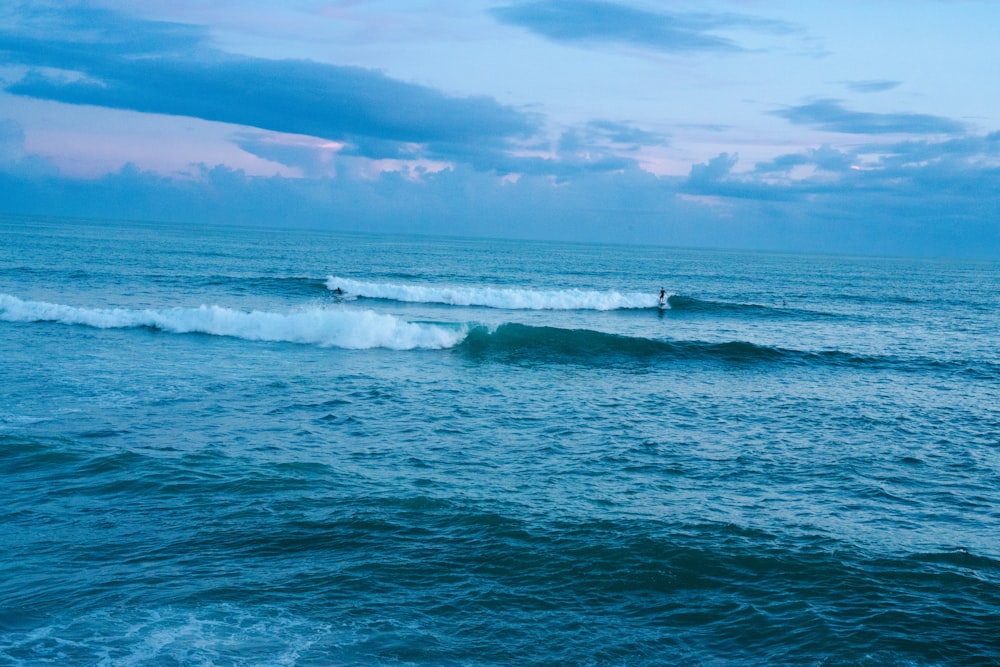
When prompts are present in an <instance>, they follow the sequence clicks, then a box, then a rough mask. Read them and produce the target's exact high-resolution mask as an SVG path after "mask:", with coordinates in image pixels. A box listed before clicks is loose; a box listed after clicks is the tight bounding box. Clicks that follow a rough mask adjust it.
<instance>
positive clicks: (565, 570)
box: [0, 219, 1000, 665]
mask: <svg viewBox="0 0 1000 667" xmlns="http://www.w3.org/2000/svg"><path fill="white" fill-rule="evenodd" d="M0 234H2V243H0V352H2V353H0V378H2V380H3V381H2V383H0V488H2V491H0V493H2V496H0V498H2V500H3V503H2V506H0V549H2V551H0V553H2V559H0V664H11V665H38V664H58V665H63V664H74V665H87V664H99V665H147V664H157V665H343V664H365V665H406V664H434V665H465V664H483V665H489V664H546V665H548V664H583V665H660V664H684V665H689V664H705V665H743V664H796V665H797V664H822V665H856V664H862V665H952V664H962V665H964V664H970V665H975V664H1000V638H998V637H1000V633H998V631H997V628H1000V349H998V347H1000V346H998V340H1000V339H998V336H997V331H998V330H1000V315H998V312H1000V311H998V306H1000V296H998V295H1000V264H998V263H996V262H985V261H984V262H971V261H961V262H959V261H946V260H939V261H931V260H905V259H872V258H844V257H820V256H792V255H768V254H749V253H731V252H714V251H696V250H677V249H671V248H635V247H624V246H596V245H592V246H591V245H565V244H548V243H524V242H512V241H479V240H465V239H438V238H419V237H388V236H364V235H337V234H322V233H315V232H297V231H296V232H290V231H266V230H250V229H217V230H206V229H199V228H187V227H183V226H166V227H161V226H153V225H140V224H124V223H110V222H99V221H98V222H89V223H83V222H65V221H53V220H20V219H0ZM661 287H662V288H664V289H665V290H666V293H667V295H669V297H670V298H669V303H668V307H666V308H662V309H661V308H659V307H658V306H657V296H658V294H659V290H660V288H661ZM338 288H339V289H341V290H342V291H343V292H344V293H343V294H338V293H337V292H336V290H337V289H338Z"/></svg>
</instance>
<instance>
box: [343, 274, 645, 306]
mask: <svg viewBox="0 0 1000 667" xmlns="http://www.w3.org/2000/svg"><path fill="white" fill-rule="evenodd" d="M326 286H327V288H328V289H330V290H336V289H337V288H340V289H342V290H343V291H344V292H346V293H347V294H351V295H354V296H358V297H363V298H369V299H387V300H392V301H402V302H408V303H438V304H444V305H448V306H483V307H486V308H500V309H505V310H619V309H633V308H655V307H656V306H657V305H658V303H659V302H658V294H655V293H646V292H617V291H607V292H601V291H597V290H581V289H565V290H530V289H523V288H510V287H459V286H425V285H409V284H399V283H371V282H364V281H360V280H352V279H350V278H339V277H336V276H330V277H328V278H327V281H326Z"/></svg>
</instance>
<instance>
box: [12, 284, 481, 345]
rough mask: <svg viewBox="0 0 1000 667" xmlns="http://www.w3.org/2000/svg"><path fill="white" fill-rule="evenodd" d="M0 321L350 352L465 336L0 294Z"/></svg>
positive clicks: (382, 319)
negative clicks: (89, 305) (138, 330)
mask: <svg viewBox="0 0 1000 667" xmlns="http://www.w3.org/2000/svg"><path fill="white" fill-rule="evenodd" d="M0 320H5V321H7V322H58V323H61V324H71V325H82V326H88V327H95V328H99V329H130V328H149V329H155V330H159V331H167V332H171V333H202V334H209V335H213V336H230V337H234V338H242V339H245V340H253V341H273V342H289V343H308V344H313V345H322V346H330V347H342V348H348V349H370V348H389V349H394V350H409V349H416V348H424V349H440V348H446V347H451V346H453V345H455V344H456V343H457V342H459V341H460V340H462V339H463V338H465V335H466V329H465V328H464V327H460V326H447V325H441V324H427V323H418V322H408V321H406V320H403V319H401V318H399V317H395V316H393V315H385V314H380V313H376V312H374V311H371V310H364V311H362V310H341V309H329V308H308V309H303V310H300V311H295V312H290V313H272V312H261V311H251V312H244V311H238V310H233V309H231V308H224V307H221V306H201V307H199V308H165V309H128V308H78V307H75V306H66V305H61V304H55V303H45V302H41V301H25V300H22V299H19V298H17V297H14V296H10V295H8V294H0Z"/></svg>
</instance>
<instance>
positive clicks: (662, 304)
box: [660, 287, 667, 307]
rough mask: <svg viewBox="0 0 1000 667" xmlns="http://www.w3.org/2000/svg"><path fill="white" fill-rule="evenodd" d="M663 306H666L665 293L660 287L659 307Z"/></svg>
mask: <svg viewBox="0 0 1000 667" xmlns="http://www.w3.org/2000/svg"><path fill="white" fill-rule="evenodd" d="M665 305H667V291H666V290H665V289H663V288H662V287H661V288H660V306H661V307H662V306H665Z"/></svg>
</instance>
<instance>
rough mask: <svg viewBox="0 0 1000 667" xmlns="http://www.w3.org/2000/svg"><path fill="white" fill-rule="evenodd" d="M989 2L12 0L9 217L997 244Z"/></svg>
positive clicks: (647, 238)
mask: <svg viewBox="0 0 1000 667" xmlns="http://www.w3.org/2000/svg"><path fill="white" fill-rule="evenodd" d="M998 25H1000V3H996V2H993V1H992V0H906V1H905V2H904V1H902V0H899V1H895V0H864V1H860V0H858V1H856V0H837V1H836V2H832V1H831V2H801V0H794V1H791V0H790V1H784V0H699V1H698V2H687V1H685V0H676V1H673V0H671V1H667V0H661V1H659V2H652V1H649V0H636V1H632V0H629V1H619V0H573V1H563V0H483V1H480V0H370V1H363V0H286V1H284V2H264V1H262V0H242V1H240V2H236V1H234V0H213V1H211V2H207V1H205V2H200V1H196V0H144V1H143V2H141V3H136V2H132V1H131V0H74V1H68V0H63V1H60V2H49V1H46V0H31V1H27V2H20V1H19V0H7V1H6V2H4V3H2V4H0V215H2V214H5V215H42V216H67V217H81V218H101V219H128V220H149V221H179V222H190V223H197V224H242V225H257V226H268V227H279V228H280V227H310V228H319V229H329V230H343V231H374V232H394V233H395V232H399V233H428V234H447V235H458V236H486V237H514V238H528V239H554V240H569V241H583V242H592V241H596V242H622V243H641V244H656V245H667V246H695V247H719V248H739V249H755V250H773V251H793V252H823V253H847V254H862V255H910V256H957V257H966V256H968V257H990V258H996V257H1000V49H998V48H997V47H996V45H995V43H996V37H995V36H996V28H997V26H998Z"/></svg>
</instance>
